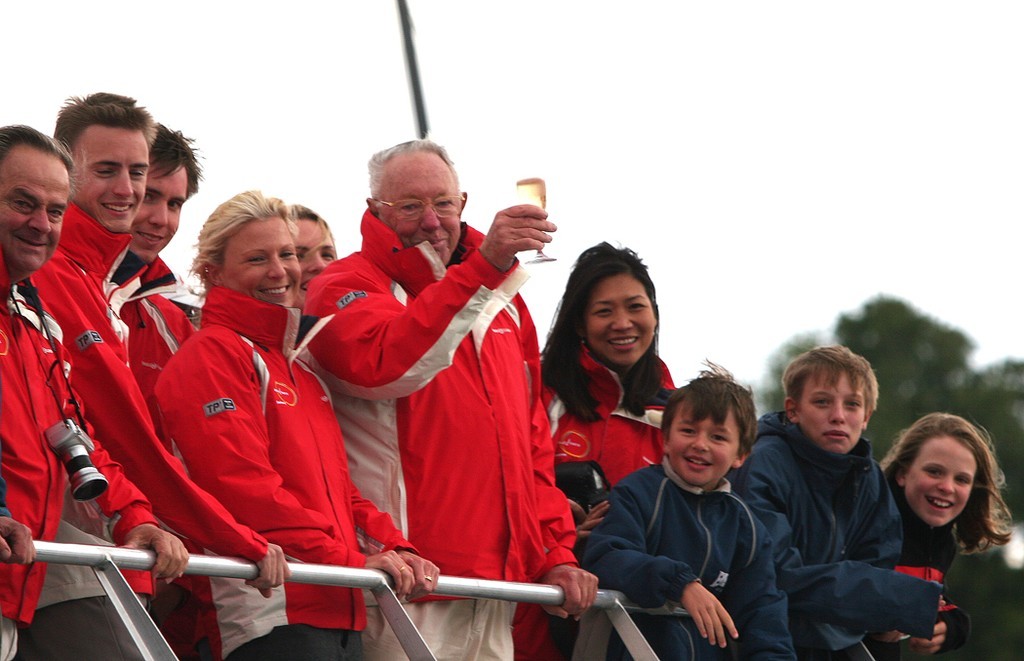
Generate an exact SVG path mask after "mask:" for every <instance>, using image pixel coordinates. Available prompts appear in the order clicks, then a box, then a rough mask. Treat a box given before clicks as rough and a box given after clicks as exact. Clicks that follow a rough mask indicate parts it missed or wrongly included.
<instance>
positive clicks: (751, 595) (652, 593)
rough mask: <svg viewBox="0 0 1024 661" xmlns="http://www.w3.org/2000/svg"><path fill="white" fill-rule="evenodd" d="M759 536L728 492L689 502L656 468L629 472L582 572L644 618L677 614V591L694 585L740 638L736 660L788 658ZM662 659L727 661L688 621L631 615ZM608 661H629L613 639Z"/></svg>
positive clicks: (780, 609) (779, 605)
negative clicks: (717, 604)
mask: <svg viewBox="0 0 1024 661" xmlns="http://www.w3.org/2000/svg"><path fill="white" fill-rule="evenodd" d="M771 551H772V550H771V542H770V541H769V540H768V538H767V537H766V535H765V530H764V526H763V525H761V523H760V522H759V521H758V520H757V519H756V518H755V517H754V516H753V515H752V514H751V512H750V510H749V509H748V508H747V507H746V506H745V505H744V504H743V502H742V501H741V500H740V499H739V498H737V497H736V496H735V495H733V494H732V493H729V492H727V491H710V492H701V493H699V494H698V493H694V492H690V491H685V490H683V489H682V488H680V487H679V486H677V485H676V484H675V483H673V482H672V481H671V480H670V479H669V478H668V477H667V476H666V475H665V470H664V469H663V468H662V466H660V465H659V466H648V467H646V468H642V469H640V470H638V471H635V472H633V473H631V474H629V475H628V476H626V477H625V478H623V479H622V480H621V481H619V483H618V484H617V485H616V486H615V488H614V489H612V493H611V508H610V509H609V511H608V514H607V515H606V516H605V518H604V521H602V522H601V524H600V525H598V526H597V527H596V528H595V529H594V531H593V533H592V534H591V536H590V539H589V542H588V544H587V551H586V555H584V558H583V566H584V567H585V568H586V569H588V570H590V571H592V572H594V573H595V574H596V575H597V576H598V578H599V579H600V581H601V586H602V587H604V588H611V589H613V590H621V591H622V592H624V593H625V594H626V596H627V597H629V599H630V600H632V601H633V602H635V603H636V604H637V605H639V606H643V607H645V608H659V607H661V606H664V605H665V604H666V603H670V604H671V605H672V606H678V604H679V600H680V599H681V598H682V594H683V587H684V586H686V585H687V584H689V583H691V582H693V581H695V580H697V579H700V581H701V583H702V584H703V585H704V587H705V588H707V589H708V590H709V591H711V592H712V593H713V594H714V595H715V596H716V597H717V598H718V599H719V601H721V602H722V605H723V606H725V608H726V610H728V611H729V614H730V615H731V616H732V618H733V622H734V623H735V624H736V628H737V630H738V631H739V633H740V651H741V656H742V658H744V659H758V660H762V661H767V660H769V659H771V660H775V659H793V658H795V656H794V652H793V646H792V643H791V642H790V638H789V633H788V631H787V629H786V597H785V595H784V594H783V593H782V591H781V590H779V589H778V587H777V586H776V585H775V571H774V568H773V561H772V554H771ZM633 619H634V620H635V621H636V624H637V626H638V627H639V629H640V631H641V632H642V633H643V634H644V637H645V638H646V639H647V641H648V642H649V643H650V644H651V646H652V647H653V648H654V651H655V652H656V653H657V654H658V657H659V658H662V659H715V660H719V659H726V658H729V657H728V656H726V655H727V652H726V651H725V650H722V649H721V648H719V647H716V646H712V645H710V644H708V642H707V641H706V640H705V639H703V638H701V636H700V634H699V633H698V632H697V628H696V626H695V625H694V623H693V620H691V619H690V618H688V617H687V618H679V617H673V616H666V615H649V614H644V613H635V614H633ZM608 658H609V659H620V658H629V656H628V654H627V652H626V651H625V648H624V647H623V645H622V643H621V641H620V640H618V638H617V636H613V639H612V641H611V642H610V644H609V648H608Z"/></svg>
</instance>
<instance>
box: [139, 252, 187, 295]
mask: <svg viewBox="0 0 1024 661" xmlns="http://www.w3.org/2000/svg"><path fill="white" fill-rule="evenodd" d="M136 282H137V284H138V286H137V287H136V288H134V289H133V290H132V292H131V294H130V295H129V296H128V300H129V301H133V300H135V299H139V298H145V297H147V296H152V295H154V294H171V293H174V291H176V290H177V289H178V284H179V280H178V276H176V275H175V274H174V272H173V271H171V269H170V267H169V266H167V264H166V263H165V262H164V260H162V259H160V258H159V257H157V258H156V259H155V260H153V263H151V264H148V265H146V266H145V267H144V268H143V269H142V271H140V272H139V273H138V279H137V280H136Z"/></svg>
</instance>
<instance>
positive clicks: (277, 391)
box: [274, 381, 299, 406]
mask: <svg viewBox="0 0 1024 661" xmlns="http://www.w3.org/2000/svg"><path fill="white" fill-rule="evenodd" d="M274 402H276V403H277V404H284V405H285V406H295V405H296V404H298V403H299V395H298V394H297V393H296V392H295V390H294V389H293V388H292V387H291V386H290V385H288V384H287V383H281V382H280V381H274Z"/></svg>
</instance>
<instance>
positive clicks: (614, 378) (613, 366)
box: [515, 243, 673, 660]
mask: <svg viewBox="0 0 1024 661" xmlns="http://www.w3.org/2000/svg"><path fill="white" fill-rule="evenodd" d="M658 324H659V317H658V301H657V296H656V295H655V290H654V283H653V282H652V281H651V277H650V275H648V273H647V266H646V265H645V264H644V263H643V262H642V261H641V260H640V258H639V257H638V256H637V254H636V253H635V252H633V251H632V250H630V249H629V248H615V247H614V246H612V245H610V244H608V243H599V244H598V245H596V246H593V247H591V248H588V249H587V250H585V251H583V253H582V254H581V255H580V256H579V258H578V259H577V260H576V263H575V264H574V265H573V269H572V273H570V274H569V280H568V281H567V282H566V286H565V293H564V294H563V295H562V300H561V301H560V302H559V304H558V312H557V314H556V316H555V321H554V324H553V325H552V327H551V333H550V335H548V341H547V345H546V346H545V347H544V353H543V354H542V356H541V360H542V366H541V374H542V377H543V380H544V402H545V404H546V405H547V412H548V420H549V422H550V423H551V434H552V437H553V442H554V444H555V464H556V465H557V464H565V463H568V462H588V461H592V462H597V464H598V465H599V466H600V467H601V469H602V471H603V472H604V475H605V476H606V478H607V480H608V482H609V485H610V486H611V485H614V484H615V483H616V482H618V481H619V480H620V479H622V478H623V477H625V476H626V475H628V474H630V473H632V472H633V471H635V470H638V469H640V468H643V467H645V466H649V465H652V464H658V463H660V462H661V457H662V455H663V454H664V449H663V441H662V437H661V413H662V411H663V410H664V408H665V402H666V401H667V400H668V395H669V393H670V391H671V389H672V387H673V384H672V377H671V375H670V374H669V372H668V368H667V367H665V364H664V363H662V362H661V360H660V359H659V358H658ZM569 496H570V501H569V505H570V507H571V508H572V510H573V517H574V518H575V519H576V525H577V528H576V532H577V535H578V539H579V542H578V543H577V546H576V552H577V554H578V555H582V542H584V541H585V540H586V537H587V535H589V534H590V531H591V530H592V529H593V528H594V526H596V525H597V524H598V523H600V522H601V520H602V519H603V518H604V515H605V513H606V512H607V511H608V505H607V502H602V503H598V504H596V505H594V506H593V507H591V508H590V509H589V510H588V511H584V506H583V505H581V504H580V503H578V502H576V501H575V500H572V499H571V498H572V496H573V494H569ZM585 504H586V505H590V504H591V503H585ZM546 619H547V618H545V617H543V615H542V614H541V613H540V611H539V610H538V609H534V608H530V607H524V606H520V607H519V608H517V609H516V624H515V626H516V635H515V642H516V658H517V659H544V660H555V659H562V658H566V657H567V656H568V654H567V651H568V650H563V651H556V650H555V649H553V648H552V646H551V645H550V644H548V641H549V638H548V637H546V636H544V635H537V634H534V633H531V632H532V631H543V630H544V629H545V626H544V625H545V624H546ZM560 637H563V638H564V635H561V634H560ZM564 646H565V644H563V647H564Z"/></svg>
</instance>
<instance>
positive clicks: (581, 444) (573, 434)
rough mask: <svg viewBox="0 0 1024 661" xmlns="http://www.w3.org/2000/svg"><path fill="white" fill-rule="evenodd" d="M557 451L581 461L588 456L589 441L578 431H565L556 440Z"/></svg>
mask: <svg viewBox="0 0 1024 661" xmlns="http://www.w3.org/2000/svg"><path fill="white" fill-rule="evenodd" d="M558 449H559V450H561V451H562V452H564V453H565V454H566V455H568V456H570V457H575V458H577V459H581V458H583V457H586V456H587V455H589V454H590V440H589V439H588V438H587V437H586V436H584V435H583V434H581V433H579V432H578V431H567V432H565V433H564V434H562V437H561V438H559V439H558Z"/></svg>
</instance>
